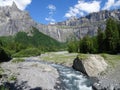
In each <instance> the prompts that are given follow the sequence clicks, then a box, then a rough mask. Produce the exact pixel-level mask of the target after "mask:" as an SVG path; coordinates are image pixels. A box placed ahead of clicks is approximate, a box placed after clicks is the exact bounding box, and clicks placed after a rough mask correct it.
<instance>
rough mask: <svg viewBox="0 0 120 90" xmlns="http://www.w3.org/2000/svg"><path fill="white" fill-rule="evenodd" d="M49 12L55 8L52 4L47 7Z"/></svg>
mask: <svg viewBox="0 0 120 90" xmlns="http://www.w3.org/2000/svg"><path fill="white" fill-rule="evenodd" d="M47 8H48V9H49V10H54V11H55V10H56V7H55V6H54V5H52V4H49V5H48V7H47Z"/></svg>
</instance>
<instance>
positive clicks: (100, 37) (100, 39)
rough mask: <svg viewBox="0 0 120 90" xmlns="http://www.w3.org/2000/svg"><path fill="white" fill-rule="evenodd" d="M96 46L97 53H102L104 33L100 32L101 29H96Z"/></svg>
mask: <svg viewBox="0 0 120 90" xmlns="http://www.w3.org/2000/svg"><path fill="white" fill-rule="evenodd" d="M97 45H98V52H99V53H102V52H104V51H105V48H106V46H105V33H104V32H103V31H102V30H101V28H98V34H97Z"/></svg>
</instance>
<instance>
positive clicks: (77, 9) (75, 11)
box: [65, 0, 100, 18]
mask: <svg viewBox="0 0 120 90" xmlns="http://www.w3.org/2000/svg"><path fill="white" fill-rule="evenodd" d="M98 11H100V1H89V2H85V1H81V0H79V1H78V3H77V4H76V5H74V7H70V8H69V11H68V12H67V13H66V14H65V17H67V18H69V17H72V16H75V17H76V16H83V15H84V13H92V12H98Z"/></svg>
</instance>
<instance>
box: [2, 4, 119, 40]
mask: <svg viewBox="0 0 120 90" xmlns="http://www.w3.org/2000/svg"><path fill="white" fill-rule="evenodd" d="M109 17H114V18H116V19H117V20H120V10H113V11H101V12H98V13H91V14H89V15H87V16H86V17H82V18H71V19H69V20H66V21H63V22H58V23H56V24H55V25H43V24H38V23H36V22H35V21H33V20H32V19H31V17H30V15H29V13H28V12H26V11H21V10H19V9H18V8H17V6H16V5H15V3H13V5H12V6H11V7H10V6H6V7H0V36H8V35H14V34H15V33H17V32H19V31H25V32H29V31H30V29H31V28H32V27H36V28H37V29H39V30H40V31H41V32H42V33H44V34H47V35H49V36H51V37H52V38H54V39H56V40H58V41H60V42H65V41H66V40H67V39H69V38H70V37H72V36H74V37H76V38H77V39H79V38H82V37H83V36H85V35H86V34H89V35H91V36H93V35H96V33H97V29H98V27H101V28H102V29H103V30H104V29H105V21H106V19H107V18H109Z"/></svg>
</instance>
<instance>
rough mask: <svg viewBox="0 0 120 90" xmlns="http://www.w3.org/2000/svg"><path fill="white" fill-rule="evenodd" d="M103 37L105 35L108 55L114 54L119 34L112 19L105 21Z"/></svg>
mask: <svg viewBox="0 0 120 90" xmlns="http://www.w3.org/2000/svg"><path fill="white" fill-rule="evenodd" d="M105 35H106V51H107V52H108V53H116V52H117V44H118V40H119V32H118V28H117V23H116V21H115V20H114V19H112V18H110V19H108V20H107V24H106V30H105Z"/></svg>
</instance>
